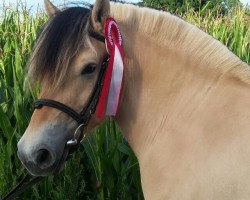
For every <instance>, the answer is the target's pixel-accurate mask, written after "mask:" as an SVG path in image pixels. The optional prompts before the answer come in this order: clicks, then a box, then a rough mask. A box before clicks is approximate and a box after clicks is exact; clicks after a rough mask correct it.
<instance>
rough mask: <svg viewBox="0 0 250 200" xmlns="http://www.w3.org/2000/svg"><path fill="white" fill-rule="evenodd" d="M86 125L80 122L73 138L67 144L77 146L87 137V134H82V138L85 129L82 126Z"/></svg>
mask: <svg viewBox="0 0 250 200" xmlns="http://www.w3.org/2000/svg"><path fill="white" fill-rule="evenodd" d="M85 126H86V125H85V124H80V125H79V126H78V127H77V128H76V130H75V133H74V136H73V138H72V139H71V140H69V141H68V142H67V143H66V145H67V146H76V145H77V144H78V143H80V142H81V141H82V140H83V139H84V138H85V134H84V135H83V136H82V138H80V137H81V135H82V131H83V130H82V128H84V127H85Z"/></svg>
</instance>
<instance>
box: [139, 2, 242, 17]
mask: <svg viewBox="0 0 250 200" xmlns="http://www.w3.org/2000/svg"><path fill="white" fill-rule="evenodd" d="M140 4H141V5H144V6H149V7H152V8H156V9H160V10H165V11H169V12H172V13H179V14H180V13H184V12H186V11H187V9H189V8H192V9H193V10H194V11H196V12H198V11H200V10H202V9H204V8H206V9H210V10H214V11H216V13H218V11H219V12H220V13H221V14H226V13H228V12H229V11H231V10H232V9H233V8H234V7H236V6H237V5H242V4H241V3H240V0H213V1H211V0H143V2H141V3H140Z"/></svg>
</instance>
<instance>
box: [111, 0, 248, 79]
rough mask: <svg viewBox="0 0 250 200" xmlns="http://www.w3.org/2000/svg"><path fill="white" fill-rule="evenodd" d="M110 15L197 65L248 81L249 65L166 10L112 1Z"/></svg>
mask: <svg viewBox="0 0 250 200" xmlns="http://www.w3.org/2000/svg"><path fill="white" fill-rule="evenodd" d="M111 8H112V15H113V16H114V18H115V19H118V20H119V22H121V23H124V24H125V22H128V21H129V22H130V24H128V23H127V25H129V26H130V27H129V29H131V30H135V31H137V32H140V33H141V34H144V35H145V36H146V37H148V38H149V39H150V40H155V42H156V43H157V44H160V45H165V46H167V47H168V48H169V49H170V48H171V49H172V50H173V51H176V52H179V53H180V54H185V55H187V56H188V57H189V58H190V59H193V62H195V63H197V66H204V67H209V68H212V69H214V70H217V71H220V73H222V74H226V73H227V74H231V75H232V76H233V77H235V78H237V79H239V80H241V81H243V82H245V83H247V84H250V68H249V65H248V64H246V63H244V62H243V61H242V60H240V59H239V58H238V57H237V56H236V55H234V54H233V53H232V52H231V51H230V50H229V49H228V48H227V47H226V46H225V45H223V44H222V43H221V42H220V41H218V40H217V39H215V38H213V37H212V36H210V35H208V34H207V33H205V32H204V31H202V30H200V29H199V28H198V27H197V26H195V25H192V24H190V23H188V22H186V21H184V20H182V19H181V18H179V17H177V16H175V15H172V14H170V13H168V12H163V11H159V10H152V9H149V8H145V7H138V6H134V5H129V4H119V3H115V4H112V7H111Z"/></svg>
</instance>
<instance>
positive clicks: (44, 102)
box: [34, 31, 109, 145]
mask: <svg viewBox="0 0 250 200" xmlns="http://www.w3.org/2000/svg"><path fill="white" fill-rule="evenodd" d="M90 36H91V37H93V38H95V39H96V40H99V41H101V42H104V43H105V38H104V36H102V35H100V34H98V33H96V32H93V31H91V32H90ZM108 60H109V56H107V57H106V58H105V59H104V61H103V63H102V64H101V69H100V72H99V75H98V78H97V82H96V84H95V87H94V89H93V90H92V93H91V96H90V98H89V99H88V102H87V104H86V105H85V106H84V108H83V109H82V111H81V112H80V113H78V112H76V111H75V110H74V109H72V108H70V107H69V106H66V105H65V104H63V103H60V102H58V101H55V100H52V99H38V100H37V101H36V102H35V103H34V108H35V109H40V108H42V107H43V106H48V107H53V108H56V109H58V110H60V111H62V112H64V113H66V114H67V115H69V116H70V117H72V118H73V119H74V120H75V121H76V122H77V124H78V128H77V129H76V131H75V135H74V138H73V140H70V141H69V142H68V143H67V144H68V145H76V144H77V143H79V142H80V140H81V139H82V136H80V135H81V134H79V131H80V132H82V129H83V128H84V127H86V126H87V125H88V123H89V120H90V118H91V116H92V115H93V114H94V113H95V111H96V107H97V104H98V101H99V97H100V94H101V91H102V86H103V81H104V77H105V73H106V69H107V65H108ZM76 135H77V137H76ZM72 142H73V143H72Z"/></svg>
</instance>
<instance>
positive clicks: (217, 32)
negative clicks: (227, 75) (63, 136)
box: [0, 7, 250, 200]
mask: <svg viewBox="0 0 250 200" xmlns="http://www.w3.org/2000/svg"><path fill="white" fill-rule="evenodd" d="M1 12H2V15H1V17H0V196H1V197H2V196H4V195H5V194H6V193H7V192H8V191H9V190H10V189H11V188H12V187H14V186H15V185H16V184H17V183H18V181H20V180H19V178H18V177H19V176H20V175H22V174H24V173H25V170H24V168H23V167H22V165H21V163H20V161H19V160H18V158H17V154H16V152H17V142H18V140H19V139H20V138H21V136H22V134H23V133H24V131H25V129H26V127H27V125H28V123H29V120H30V117H31V113H32V110H33V108H32V104H33V102H34V100H35V99H36V98H37V92H36V91H32V90H31V88H30V86H29V83H28V81H27V80H26V75H25V74H26V70H25V66H26V63H27V61H28V58H29V56H30V54H31V52H32V47H33V45H34V43H35V40H36V38H37V37H38V34H39V31H40V30H41V27H42V26H43V24H44V23H45V21H46V20H47V17H46V16H45V14H42V13H37V14H36V15H35V16H34V15H31V13H29V10H28V9H26V8H25V7H23V8H22V9H21V10H18V9H17V8H6V7H5V8H3V9H2V11H1ZM213 13H214V12H213V11H210V10H206V9H205V8H204V9H201V10H200V11H199V12H194V11H192V10H191V9H190V10H188V11H187V12H186V13H184V14H183V15H182V16H181V17H182V18H184V19H186V20H187V21H189V22H191V23H193V24H196V25H197V26H198V27H200V28H201V29H203V30H204V31H206V32H208V33H209V34H211V35H212V36H213V37H215V38H217V39H218V40H220V41H221V42H222V43H224V44H225V45H226V46H228V48H229V49H230V50H232V51H233V52H234V53H235V54H236V55H238V56H239V57H240V58H241V59H242V60H243V61H245V62H247V63H250V28H249V27H250V26H249V25H250V24H249V21H247V19H248V20H249V18H247V16H246V15H245V11H244V9H243V8H240V7H239V8H235V9H234V10H233V11H232V12H230V14H229V15H228V16H221V15H219V14H218V15H216V14H213ZM248 17H249V16H248ZM17 199H27V200H28V199H36V200H44V199H60V200H61V199H65V200H67V199H91V200H94V199H98V200H99V199H100V200H104V199H105V200H106V199H108V200H115V199H117V200H118V199H119V200H120V199H123V200H132V199H133V200H141V199H143V194H142V190H141V184H140V173H139V166H138V162H137V159H136V157H135V155H134V154H133V152H132V150H131V149H130V147H129V146H128V144H127V142H126V141H125V140H124V138H123V136H122V135H121V133H120V131H119V128H118V127H117V126H116V124H115V123H114V122H113V121H112V120H111V119H110V120H109V121H108V122H107V123H105V124H102V125H101V126H99V127H98V128H97V129H95V130H94V131H93V134H90V136H88V137H87V138H86V139H85V140H84V141H83V143H82V145H80V147H79V149H78V151H77V152H76V153H75V154H74V155H73V156H72V158H71V159H70V160H68V161H67V163H66V166H65V169H64V170H63V171H62V172H61V173H60V174H58V175H56V176H54V177H48V178H46V179H45V180H44V181H43V182H41V183H39V184H38V185H37V186H36V187H34V188H33V189H31V190H29V191H27V192H25V193H24V194H23V195H21V196H20V197H19V198H17Z"/></svg>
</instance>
